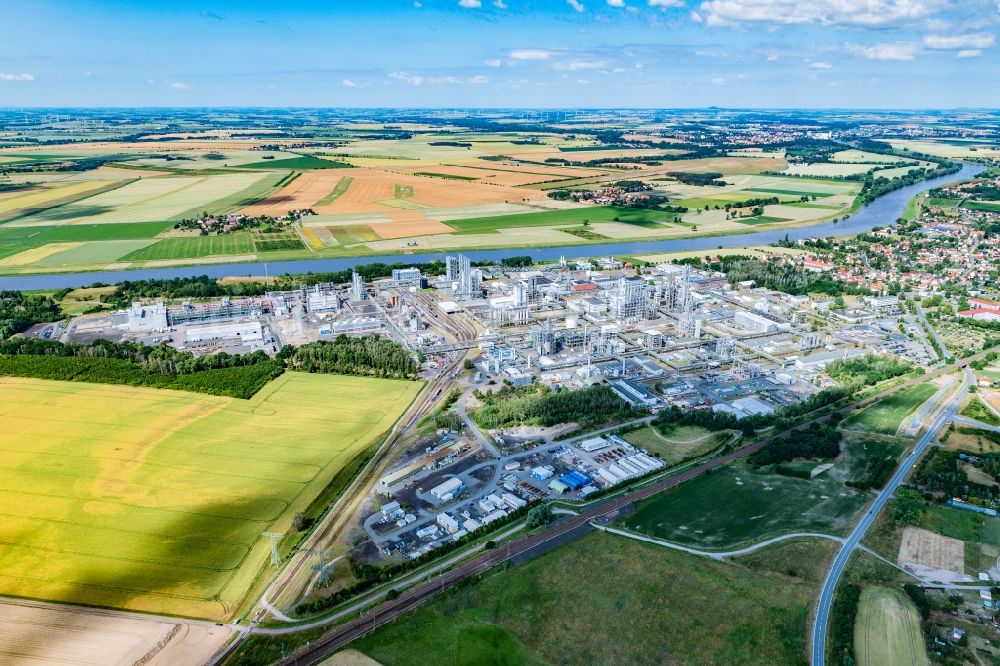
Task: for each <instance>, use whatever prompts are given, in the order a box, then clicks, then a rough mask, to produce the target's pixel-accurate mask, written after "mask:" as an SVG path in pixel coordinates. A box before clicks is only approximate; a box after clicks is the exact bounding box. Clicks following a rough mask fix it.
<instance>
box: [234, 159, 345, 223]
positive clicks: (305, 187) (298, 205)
mask: <svg viewBox="0 0 1000 666" xmlns="http://www.w3.org/2000/svg"><path fill="white" fill-rule="evenodd" d="M345 173H347V172H346V171H345V170H334V171H331V170H323V171H310V172H308V173H303V174H302V175H300V176H299V177H298V178H296V179H295V180H293V181H292V182H291V183H289V184H288V185H286V186H285V187H283V188H281V189H280V190H278V192H276V193H274V194H272V195H271V196H268V197H265V198H263V199H261V200H259V201H257V202H256V203H253V204H251V205H249V206H247V207H245V208H244V209H243V210H242V211H240V212H242V213H246V214H247V215H270V216H272V217H281V216H282V215H285V214H286V213H287V212H288V211H290V210H297V209H302V208H316V209H317V211H319V209H320V208H321V206H320V204H319V202H320V201H322V200H323V199H325V198H327V197H329V196H330V195H331V194H333V192H334V191H335V189H336V188H337V187H338V186H340V183H341V182H342V181H343V180H344V179H345V178H347V177H349V178H351V180H348V184H350V183H351V182H352V180H353V176H352V175H350V174H348V176H345V175H344V174H345ZM345 190H347V188H346V187H345ZM339 196H343V193H341V195H339ZM338 198H339V197H338Z"/></svg>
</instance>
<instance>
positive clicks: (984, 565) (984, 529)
mask: <svg viewBox="0 0 1000 666" xmlns="http://www.w3.org/2000/svg"><path fill="white" fill-rule="evenodd" d="M920 527H922V528H924V529H925V530H929V531H931V532H935V533H937V534H941V535H942V536H946V537H951V538H952V539H958V540H960V541H964V542H965V573H967V574H969V575H973V576H974V575H976V574H977V573H979V572H980V571H986V570H987V569H989V568H990V567H991V566H994V565H995V564H996V562H997V558H998V557H1000V518H995V517H990V516H984V515H982V514H979V513H975V512H973V511H964V510H962V509H956V508H954V507H950V506H945V505H943V504H931V505H929V506H928V507H927V510H926V511H924V513H923V515H922V516H921V518H920Z"/></svg>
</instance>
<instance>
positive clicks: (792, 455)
mask: <svg viewBox="0 0 1000 666" xmlns="http://www.w3.org/2000/svg"><path fill="white" fill-rule="evenodd" d="M839 455H840V432H839V431H838V430H837V429H836V428H831V427H830V426H828V425H824V424H822V423H812V424H810V425H809V426H808V427H807V428H806V429H805V430H803V431H801V432H800V431H795V433H794V434H793V435H791V436H789V437H782V438H781V439H778V440H777V441H774V442H771V443H770V444H768V445H767V446H765V447H764V448H762V449H761V450H760V451H758V452H757V453H755V454H753V455H752V456H750V464H752V465H754V466H755V467H762V466H764V465H774V464H776V463H781V462H788V461H790V460H795V459H796V458H836V457H837V456H839Z"/></svg>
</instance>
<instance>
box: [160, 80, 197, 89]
mask: <svg viewBox="0 0 1000 666" xmlns="http://www.w3.org/2000/svg"><path fill="white" fill-rule="evenodd" d="M163 83H164V85H166V86H167V87H168V88H170V89H171V90H187V89H188V88H190V87H191V86H189V85H188V84H186V83H184V82H183V81H164V82H163Z"/></svg>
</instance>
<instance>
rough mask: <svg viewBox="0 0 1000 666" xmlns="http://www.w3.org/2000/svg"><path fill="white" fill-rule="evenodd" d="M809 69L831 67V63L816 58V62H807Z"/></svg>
mask: <svg viewBox="0 0 1000 666" xmlns="http://www.w3.org/2000/svg"><path fill="white" fill-rule="evenodd" d="M809 69H833V65H831V64H830V63H828V62H823V61H822V60H818V61H816V62H811V63H809Z"/></svg>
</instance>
